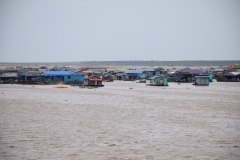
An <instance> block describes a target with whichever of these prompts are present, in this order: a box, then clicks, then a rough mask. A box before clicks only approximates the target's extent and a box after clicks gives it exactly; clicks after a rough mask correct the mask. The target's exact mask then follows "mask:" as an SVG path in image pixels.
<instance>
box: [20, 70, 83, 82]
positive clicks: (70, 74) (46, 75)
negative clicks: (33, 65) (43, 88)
mask: <svg viewBox="0 0 240 160" xmlns="http://www.w3.org/2000/svg"><path fill="white" fill-rule="evenodd" d="M59 82H62V83H65V84H82V83H83V82H84V76H83V75H79V74H78V71H44V72H41V71H28V72H25V73H20V83H26V84H32V83H34V84H56V83H59Z"/></svg>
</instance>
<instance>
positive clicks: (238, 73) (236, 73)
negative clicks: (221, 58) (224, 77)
mask: <svg viewBox="0 0 240 160" xmlns="http://www.w3.org/2000/svg"><path fill="white" fill-rule="evenodd" d="M230 73H231V74H233V75H235V76H237V75H240V72H230Z"/></svg>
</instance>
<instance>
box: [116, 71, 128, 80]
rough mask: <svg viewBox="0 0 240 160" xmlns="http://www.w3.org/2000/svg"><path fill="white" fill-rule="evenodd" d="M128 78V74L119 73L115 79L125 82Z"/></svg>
mask: <svg viewBox="0 0 240 160" xmlns="http://www.w3.org/2000/svg"><path fill="white" fill-rule="evenodd" d="M125 76H126V73H117V74H115V79H116V80H123V79H124V78H125Z"/></svg>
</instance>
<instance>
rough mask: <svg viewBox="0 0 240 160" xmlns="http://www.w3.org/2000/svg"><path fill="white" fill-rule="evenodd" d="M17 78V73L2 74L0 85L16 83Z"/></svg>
mask: <svg viewBox="0 0 240 160" xmlns="http://www.w3.org/2000/svg"><path fill="white" fill-rule="evenodd" d="M17 78H18V74H17V73H3V74H1V75H0V80H1V82H2V83H13V82H16V81H17Z"/></svg>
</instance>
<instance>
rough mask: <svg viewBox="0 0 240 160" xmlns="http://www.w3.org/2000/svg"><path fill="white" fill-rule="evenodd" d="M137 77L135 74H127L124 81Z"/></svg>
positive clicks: (133, 79)
mask: <svg viewBox="0 0 240 160" xmlns="http://www.w3.org/2000/svg"><path fill="white" fill-rule="evenodd" d="M137 79H138V76H137V75H134V74H126V75H125V77H124V78H123V80H124V81H135V80H137Z"/></svg>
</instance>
